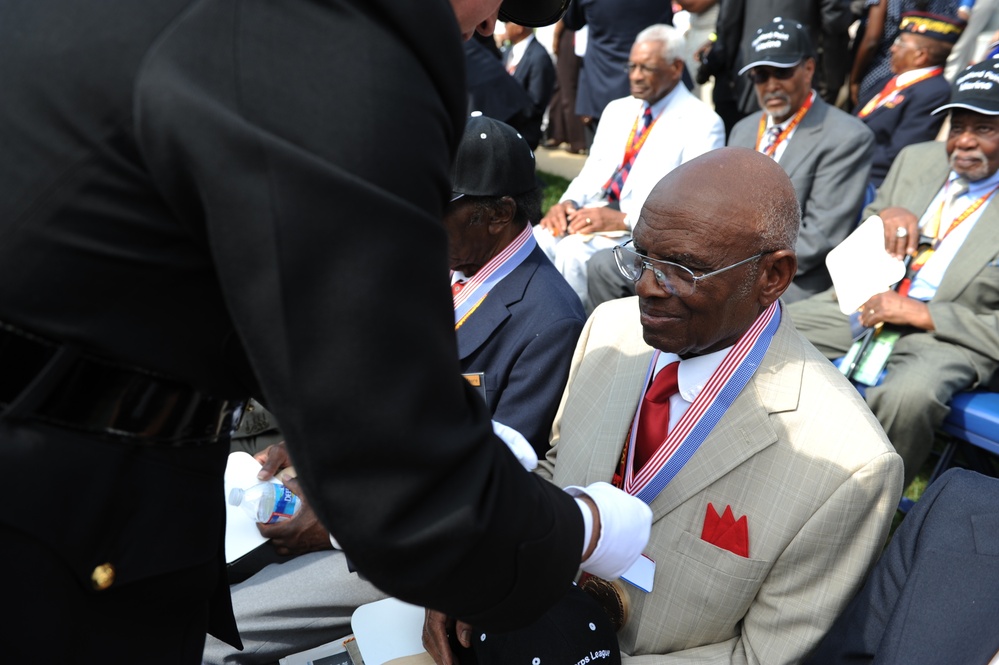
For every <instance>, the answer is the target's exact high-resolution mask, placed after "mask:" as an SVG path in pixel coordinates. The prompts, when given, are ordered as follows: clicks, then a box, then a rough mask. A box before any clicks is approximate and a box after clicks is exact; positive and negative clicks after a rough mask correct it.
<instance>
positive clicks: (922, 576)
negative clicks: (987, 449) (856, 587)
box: [805, 469, 999, 665]
mask: <svg viewBox="0 0 999 665" xmlns="http://www.w3.org/2000/svg"><path fill="white" fill-rule="evenodd" d="M996 617H999V480H997V479H995V478H988V477H986V476H983V475H980V474H977V473H973V472H971V471H966V470H964V469H953V470H951V471H948V472H947V473H945V474H944V475H942V476H940V478H938V479H937V480H936V482H934V483H933V484H932V485H930V486H929V487H928V488H927V490H926V492H925V493H924V494H923V496H922V497H921V498H920V499H919V501H918V502H916V505H915V507H914V508H913V509H912V510H911V511H910V512H909V514H908V515H907V516H906V518H905V519H904V520H903V522H902V525H901V526H900V527H899V529H898V531H896V532H895V535H894V537H893V538H892V541H891V543H890V544H889V545H888V547H887V549H886V550H885V553H884V554H883V555H882V557H881V560H880V561H878V563H877V565H876V566H875V567H874V569H873V570H872V572H871V575H870V577H869V578H868V580H867V582H866V583H865V584H864V587H863V588H862V589H861V590H860V593H859V594H857V596H856V597H855V598H854V599H853V601H852V602H851V603H850V604H849V605H848V606H847V608H846V610H845V611H844V612H843V614H842V615H841V616H840V617H839V618H838V619H837V620H836V623H834V624H833V627H832V628H831V629H830V631H829V633H828V634H826V636H825V638H824V639H823V640H822V642H820V643H819V646H818V647H817V648H816V650H815V652H814V653H813V654H812V656H811V658H809V659H808V660H806V661H805V662H806V665H831V664H833V663H843V664H845V663H850V664H851V665H856V664H858V663H872V662H873V663H878V664H879V665H888V664H895V663H897V664H899V665H901V664H903V663H904V665H923V664H926V665H929V664H930V663H981V665H985V663H988V662H989V660H990V659H991V658H992V656H994V655H995V654H996V652H997V651H999V620H997V618H996Z"/></svg>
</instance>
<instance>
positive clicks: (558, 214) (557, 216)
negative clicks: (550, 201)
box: [538, 201, 576, 238]
mask: <svg viewBox="0 0 999 665" xmlns="http://www.w3.org/2000/svg"><path fill="white" fill-rule="evenodd" d="M575 211H576V204H575V203H573V202H572V201H565V202H563V203H556V204H555V205H553V206H552V207H551V208H549V209H548V214H546V215H545V216H544V217H542V218H541V221H540V222H538V224H540V225H541V228H543V229H547V230H548V232H549V233H551V234H552V235H553V236H555V237H556V238H559V237H561V236H562V235H564V234H565V232H566V229H567V228H568V226H569V217H568V216H569V215H570V214H572V213H574V212H575Z"/></svg>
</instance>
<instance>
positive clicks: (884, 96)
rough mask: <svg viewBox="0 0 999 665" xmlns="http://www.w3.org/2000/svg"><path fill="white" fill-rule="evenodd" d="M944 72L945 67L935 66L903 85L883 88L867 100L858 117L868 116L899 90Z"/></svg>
mask: <svg viewBox="0 0 999 665" xmlns="http://www.w3.org/2000/svg"><path fill="white" fill-rule="evenodd" d="M942 73H943V67H934V68H933V69H931V70H930V71H928V72H925V73H924V74H923V75H922V76H918V77H916V78H914V79H913V80H911V81H909V82H908V83H904V84H902V85H899V86H896V87H894V88H892V89H891V90H887V91H886V90H885V89H884V88H882V89H881V92H879V93H878V94H877V95H875V96H874V98H873V99H872V100H871V101H869V102H867V104H866V105H864V108H863V109H861V111H860V113H858V114H857V117H858V118H866V117H867V116H869V115H870V114H871V113H873V112H874V110H875V109H877V108H879V107H880V106H882V105H884V103H885V102H887V101H888V100H889V99H891V98H892V97H894V96H895V95H897V94H898V93H899V91H901V90H905V89H906V88H908V87H909V86H912V85H916V84H917V83H919V82H920V81H925V80H926V79H928V78H930V77H931V76H939V75H940V74H942ZM895 80H898V79H895ZM885 87H887V86H885Z"/></svg>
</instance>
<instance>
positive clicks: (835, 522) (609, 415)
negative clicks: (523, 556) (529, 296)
mask: <svg viewBox="0 0 999 665" xmlns="http://www.w3.org/2000/svg"><path fill="white" fill-rule="evenodd" d="M799 219H800V213H799V209H798V202H797V199H796V197H795V192H794V188H793V187H792V184H791V182H790V180H789V179H788V177H787V175H786V174H785V173H784V171H783V170H782V169H781V168H780V167H779V166H778V165H777V164H775V163H774V162H773V160H772V159H769V158H768V157H766V156H764V155H761V154H759V153H758V152H756V151H754V150H749V149H745V148H722V149H720V150H715V151H712V152H709V153H707V154H705V155H702V156H701V157H698V158H696V159H694V160H693V161H691V162H689V163H687V164H684V165H682V166H680V167H678V168H677V169H674V170H673V171H672V172H670V173H669V174H668V175H667V176H666V177H664V178H663V179H662V180H661V181H660V182H659V184H658V185H657V186H656V188H655V189H653V191H652V193H651V194H650V195H649V197H648V199H647V200H646V202H645V205H644V207H643V208H642V212H641V214H640V216H639V218H638V221H637V224H636V225H635V230H634V242H633V243H630V244H628V245H627V246H624V247H620V248H618V249H616V250H615V253H616V258H617V262H618V264H619V267H620V270H621V272H622V274H623V275H625V276H626V277H627V278H628V279H630V280H634V282H635V285H636V288H637V292H638V297H637V298H627V299H618V300H614V301H612V302H608V303H605V304H604V305H601V306H600V307H598V308H597V309H596V310H595V311H594V312H593V315H592V316H591V317H590V319H589V320H588V322H587V324H586V327H585V328H584V329H583V332H582V335H581V336H580V341H579V343H578V345H577V347H576V352H575V356H574V358H573V363H572V368H571V369H570V373H569V383H568V385H567V387H566V390H565V393H564V394H563V397H562V405H561V407H560V409H559V413H558V415H557V416H556V419H555V423H554V425H553V428H552V440H551V450H550V451H549V453H548V455H547V458H546V459H545V460H543V461H542V464H541V466H540V468H539V472H540V473H542V474H543V475H545V476H546V477H548V478H551V479H552V480H553V481H554V482H555V483H556V485H559V486H564V485H573V484H586V483H589V482H593V481H596V480H612V479H613V483H614V484H617V485H618V486H620V487H622V488H623V489H624V490H625V491H627V492H629V493H631V494H633V495H635V496H638V497H639V498H641V499H643V500H644V501H646V502H647V503H648V504H649V506H650V508H651V509H652V511H653V524H652V534H651V537H650V539H649V545H648V547H647V549H646V550H645V557H643V558H642V559H641V560H640V563H639V564H637V565H635V566H633V567H632V568H631V569H630V570H629V571H627V572H626V573H625V574H624V575H623V578H624V579H625V580H627V581H628V582H630V583H628V584H625V583H622V582H621V581H620V580H600V579H597V578H593V577H587V576H584V579H583V580H582V581H581V586H583V588H584V589H586V590H591V591H593V592H594V593H598V592H602V593H603V596H602V597H604V598H609V600H610V602H609V607H611V608H612V609H615V610H616V611H618V612H619V615H618V618H619V619H620V620H621V622H623V627H622V628H621V630H620V632H619V633H618V639H619V642H620V645H621V651H622V655H623V658H622V662H623V663H626V664H627V663H634V664H635V665H638V664H639V663H641V664H643V665H644V664H651V663H666V662H671V663H672V662H688V659H689V661H690V662H693V661H694V660H697V661H698V662H712V663H746V662H750V663H778V662H780V663H791V662H797V661H799V660H800V659H801V658H803V657H804V656H805V654H807V653H808V652H809V651H810V649H811V648H812V647H813V646H814V645H815V644H816V643H817V642H818V641H819V639H820V638H821V637H822V635H823V634H824V632H825V631H826V630H827V629H828V627H829V626H830V625H831V624H832V622H833V620H834V619H835V617H836V616H837V614H838V613H839V612H840V611H841V610H842V608H843V607H844V605H845V604H846V603H847V602H848V601H849V600H850V598H851V597H852V596H853V594H854V593H855V592H856V590H857V589H858V588H859V586H860V584H861V582H862V581H863V578H864V576H865V574H866V573H867V570H868V568H869V566H870V565H871V563H872V562H873V561H874V560H875V558H876V557H877V555H878V554H879V552H880V551H881V547H882V545H883V544H884V540H885V536H886V535H887V533H888V528H889V526H890V524H891V520H892V516H893V515H894V512H895V507H896V505H897V502H898V498H899V496H900V494H901V490H902V462H901V460H900V459H899V457H898V455H897V454H895V452H894V450H893V449H892V447H891V445H890V444H889V442H888V440H887V439H886V438H885V435H884V432H883V431H882V429H881V427H880V426H879V425H878V423H877V421H876V420H875V419H874V417H873V416H872V415H871V413H870V411H869V410H868V409H867V408H866V406H865V405H864V403H863V400H862V399H861V398H860V396H859V394H858V393H857V392H856V390H854V389H853V388H852V386H850V384H849V383H848V382H847V381H846V380H845V379H844V378H843V376H842V375H841V374H839V372H837V370H836V369H835V368H834V367H833V366H832V365H831V363H829V362H828V361H827V360H826V359H825V358H824V357H822V356H821V355H820V354H819V353H818V352H817V351H816V350H815V349H814V348H813V347H812V346H811V345H810V344H809V343H808V341H807V340H805V338H804V337H802V336H801V335H800V334H798V333H797V332H796V331H795V329H794V325H793V324H792V322H791V320H790V318H789V317H788V316H787V314H786V312H785V311H784V307H783V305H782V304H781V302H780V301H779V300H778V299H779V298H780V296H781V294H782V293H784V291H785V289H786V288H787V286H788V284H789V283H790V282H791V279H792V278H793V276H794V274H795V270H796V267H797V262H796V258H795V252H794V247H795V239H796V235H797V231H798V224H799ZM843 433H848V434H843ZM615 593H616V594H618V595H617V596H616V597H615V595H614V594H615Z"/></svg>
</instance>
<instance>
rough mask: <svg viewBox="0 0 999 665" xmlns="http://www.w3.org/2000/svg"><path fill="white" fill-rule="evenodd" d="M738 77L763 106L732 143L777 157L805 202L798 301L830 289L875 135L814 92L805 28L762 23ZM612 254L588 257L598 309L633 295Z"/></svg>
mask: <svg viewBox="0 0 999 665" xmlns="http://www.w3.org/2000/svg"><path fill="white" fill-rule="evenodd" d="M744 60H745V61H746V62H748V63H749V64H747V65H746V66H745V67H743V68H742V70H740V72H739V73H740V74H748V76H749V78H750V79H751V80H752V81H753V83H754V85H755V88H756V95H757V98H758V100H759V103H760V107H761V108H762V109H763V111H761V112H758V113H754V114H753V115H750V116H747V117H745V118H743V119H742V120H740V121H739V122H738V123H736V125H735V127H734V128H733V129H732V134H731V136H730V137H729V141H728V144H729V145H730V146H740V147H745V148H754V149H756V150H758V151H759V152H761V153H763V154H765V155H767V156H769V157H771V158H773V160H774V161H776V162H777V163H778V164H780V165H781V167H782V168H783V169H784V171H786V172H787V175H788V176H789V177H790V178H791V183H792V184H793V185H794V191H795V193H796V194H797V197H798V203H799V205H800V206H801V215H802V219H801V230H800V231H799V233H798V243H797V245H796V246H795V251H796V253H797V255H798V270H797V272H796V273H795V275H794V279H793V280H792V282H791V285H790V286H789V287H788V289H787V291H786V292H785V293H784V296H783V297H784V300H785V301H787V302H793V301H796V300H801V299H803V298H806V297H808V296H810V295H812V294H815V293H818V292H820V291H823V290H825V289H827V288H829V287H830V286H831V285H832V281H831V280H830V278H829V272H828V271H827V270H826V265H825V258H826V254H828V253H829V250H830V249H832V248H833V247H835V246H836V245H837V244H838V243H839V242H840V241H842V240H843V239H844V238H846V236H847V235H849V234H850V231H852V230H853V228H854V225H855V224H856V222H857V213H858V212H859V211H860V208H861V205H862V204H863V203H864V199H865V195H866V191H867V180H868V173H869V172H870V168H871V158H872V155H873V153H874V134H873V133H872V132H871V130H870V129H868V128H867V127H866V126H865V125H864V123H862V122H861V121H859V120H857V119H856V118H853V117H851V116H850V115H849V114H847V113H844V112H843V111H840V110H839V109H837V108H835V107H833V106H830V105H829V104H827V103H826V102H824V101H823V100H822V97H821V96H819V94H818V93H817V92H816V91H815V90H813V89H812V77H813V75H814V73H815V56H814V51H813V50H812V45H811V42H810V41H809V38H808V31H807V29H806V28H805V27H804V26H802V25H801V24H800V23H798V22H797V21H795V20H793V19H780V18H776V19H774V20H773V21H772V22H769V23H767V24H766V25H764V26H762V27H760V28H759V29H758V30H757V31H756V37H755V39H753V41H752V42H751V44H750V48H749V51H748V52H747V54H746V56H745V58H744ZM634 293H635V290H634V286H633V285H632V284H631V283H630V282H628V281H627V280H625V279H622V278H621V276H620V274H619V273H618V271H617V267H616V266H615V264H614V261H613V258H612V256H611V254H610V252H601V253H598V254H597V255H595V256H594V257H593V258H592V259H591V260H590V262H589V270H588V273H587V295H588V297H589V300H590V302H591V303H592V305H593V306H594V307H596V306H597V305H599V304H600V303H602V302H605V301H607V300H611V299H613V298H622V297H625V296H628V295H634Z"/></svg>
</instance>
